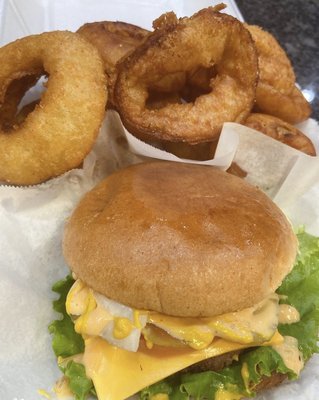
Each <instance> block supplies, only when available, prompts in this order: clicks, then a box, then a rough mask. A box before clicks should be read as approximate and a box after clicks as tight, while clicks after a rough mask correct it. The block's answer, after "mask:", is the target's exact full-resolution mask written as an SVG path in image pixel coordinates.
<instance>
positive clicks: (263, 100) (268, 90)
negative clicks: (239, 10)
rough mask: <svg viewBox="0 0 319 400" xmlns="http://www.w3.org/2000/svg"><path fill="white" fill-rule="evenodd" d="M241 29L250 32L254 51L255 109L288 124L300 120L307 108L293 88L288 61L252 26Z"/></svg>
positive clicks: (272, 40) (267, 36)
mask: <svg viewBox="0 0 319 400" xmlns="http://www.w3.org/2000/svg"><path fill="white" fill-rule="evenodd" d="M245 27H246V28H247V29H248V30H249V32H250V33H251V35H252V37H253V39H254V41H255V45H256V48H257V52H258V64H259V73H260V76H259V82H258V85H257V90H256V106H257V107H256V108H257V110H258V111H260V112H263V113H265V114H270V115H274V116H275V117H278V118H281V119H283V120H284V121H287V122H289V123H291V124H296V123H298V122H301V121H304V120H305V119H307V118H308V117H309V116H310V114H311V107H310V105H309V103H308V102H307V100H306V99H305V98H304V96H303V94H302V93H301V91H300V90H299V89H298V88H297V87H296V78H295V73H294V71H293V68H292V65H291V63H290V60H289V58H288V57H287V55H286V53H285V51H284V50H283V48H282V47H281V46H280V45H279V43H278V42H277V40H276V39H275V38H274V37H273V36H272V35H271V34H270V33H269V32H266V31H264V30H263V29H262V28H260V27H259V26H256V25H247V24H245Z"/></svg>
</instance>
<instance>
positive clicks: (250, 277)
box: [64, 161, 297, 317]
mask: <svg viewBox="0 0 319 400" xmlns="http://www.w3.org/2000/svg"><path fill="white" fill-rule="evenodd" d="M296 251H297V240H296V237H295V235H294V232H293V230H292V228H291V225H290V223H289V222H288V221H287V219H286V217H285V216H284V214H283V213H282V212H281V211H280V209H279V208H278V207H277V206H276V205H275V204H274V203H273V202H272V201H271V200H270V199H269V198H268V197H267V196H266V195H265V194H264V193H262V192H261V191H260V190H258V189H256V188H255V187H253V186H251V185H250V184H248V183H247V182H245V181H243V180H242V179H240V178H237V177H235V176H232V175H229V174H227V173H226V172H223V171H220V170H218V169H215V168H214V167H210V166H199V165H193V164H181V163H171V162H163V161H157V162H149V163H142V164H138V165H134V166H130V167H129V168H126V169H123V170H120V171H118V172H117V173H115V174H113V175H111V176H109V177H108V178H106V179H105V180H104V181H103V182H101V183H100V184H99V185H98V186H97V187H95V188H94V189H93V190H92V191H90V192H89V193H87V194H86V195H85V196H84V198H83V199H82V201H81V202H80V204H79V205H78V207H77V208H76V210H75V211H74V213H73V215H72V216H71V218H70V219H69V221H68V223H67V225H66V229H65V235H64V255H65V258H66V261H67V262H68V264H69V266H70V267H71V269H72V270H73V271H74V272H75V274H76V275H77V277H78V278H80V279H81V280H83V281H84V282H85V283H86V284H87V285H88V286H90V287H92V288H93V289H94V290H96V291H97V292H100V293H102V294H103V295H105V296H107V297H108V298H110V299H113V300H116V301H118V302H120V303H123V304H126V305H129V306H131V307H134V308H138V309H145V310H154V311H158V312H162V313H165V314H169V315H175V316H181V317H184V316H185V317H200V316H214V315H218V314H222V313H226V312H231V311H237V310H240V309H243V308H246V307H249V306H252V305H254V304H256V303H257V302H259V301H261V300H262V299H263V298H265V297H266V296H267V295H269V294H270V293H272V292H274V291H275V290H276V288H277V287H278V286H279V285H280V283H281V282H282V280H283V278H284V277H285V276H286V275H287V273H288V272H289V271H290V270H291V268H292V266H293V263H294V260H295V257H296Z"/></svg>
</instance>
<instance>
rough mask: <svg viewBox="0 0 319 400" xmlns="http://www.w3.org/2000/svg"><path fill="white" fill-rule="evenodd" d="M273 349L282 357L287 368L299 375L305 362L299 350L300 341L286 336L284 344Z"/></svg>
mask: <svg viewBox="0 0 319 400" xmlns="http://www.w3.org/2000/svg"><path fill="white" fill-rule="evenodd" d="M272 347H273V349H274V350H276V351H277V353H278V354H279V355H280V357H281V358H282V360H283V362H284V363H285V365H286V367H288V368H289V369H291V370H292V371H294V372H295V373H296V374H297V375H299V373H300V371H301V370H302V369H303V367H304V361H303V357H302V354H301V353H300V351H299V348H298V340H297V339H296V338H294V337H292V336H284V342H283V343H281V344H279V345H275V346H272Z"/></svg>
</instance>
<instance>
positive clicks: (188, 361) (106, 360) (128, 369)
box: [83, 332, 283, 400]
mask: <svg viewBox="0 0 319 400" xmlns="http://www.w3.org/2000/svg"><path fill="white" fill-rule="evenodd" d="M282 341H283V338H282V336H281V335H280V334H279V333H278V332H277V333H276V334H275V335H274V336H273V338H272V339H271V341H269V342H267V343H264V345H269V346H270V345H274V344H278V343H282ZM248 347H250V346H249V345H244V344H238V343H232V342H228V341H226V340H224V339H220V338H216V339H215V340H214V341H213V342H212V344H211V345H210V346H208V347H207V348H205V349H202V350H193V349H191V348H168V347H161V346H154V347H153V348H152V349H148V348H147V347H146V346H145V344H144V343H143V342H141V345H140V347H139V350H138V351H137V352H130V351H126V350H123V349H120V348H117V347H114V346H111V345H110V344H108V342H106V341H105V340H103V339H102V338H100V337H90V338H88V339H86V340H85V352H84V357H83V364H84V365H85V368H86V373H87V375H88V376H89V377H90V378H91V379H92V380H93V383H94V386H95V389H96V392H97V396H98V399H99V400H123V399H126V398H127V397H129V396H132V395H133V394H135V393H137V392H139V391H140V390H142V389H143V388H145V387H146V386H149V385H151V384H153V383H155V382H158V381H160V380H162V379H164V378H166V377H167V376H170V375H172V374H174V373H175V372H177V371H180V370H182V369H183V368H186V367H188V366H189V365H192V364H194V363H197V362H199V361H202V360H205V359H207V358H210V357H216V356H219V355H221V354H224V353H228V352H230V351H236V350H242V349H245V348H248Z"/></svg>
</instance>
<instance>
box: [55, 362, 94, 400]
mask: <svg viewBox="0 0 319 400" xmlns="http://www.w3.org/2000/svg"><path fill="white" fill-rule="evenodd" d="M61 369H62V371H63V373H64V375H65V376H66V377H67V378H68V382H69V387H70V389H71V391H72V393H73V394H74V395H75V398H76V400H85V399H86V398H87V396H88V394H90V393H94V386H93V382H92V381H91V379H89V378H88V377H87V376H86V373H85V367H84V365H83V364H80V363H77V362H74V361H69V362H68V364H67V366H66V367H65V368H61Z"/></svg>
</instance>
